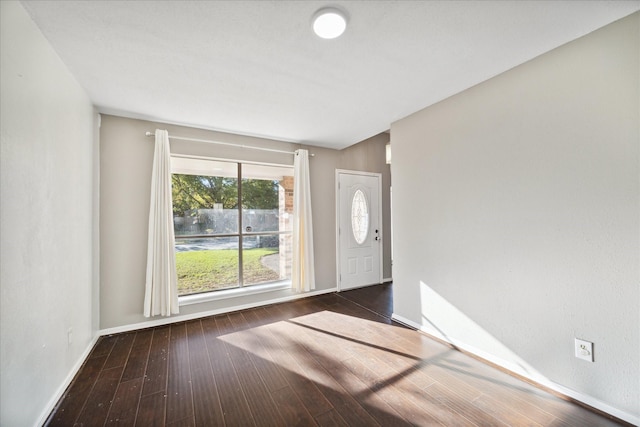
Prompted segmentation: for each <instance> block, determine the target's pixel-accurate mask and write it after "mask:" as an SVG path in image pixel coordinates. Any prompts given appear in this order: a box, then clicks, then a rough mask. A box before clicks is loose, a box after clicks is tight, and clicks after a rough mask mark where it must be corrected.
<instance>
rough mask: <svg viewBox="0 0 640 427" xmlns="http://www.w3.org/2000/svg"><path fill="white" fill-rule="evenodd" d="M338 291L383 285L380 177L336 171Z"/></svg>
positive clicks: (364, 173) (377, 175)
mask: <svg viewBox="0 0 640 427" xmlns="http://www.w3.org/2000/svg"><path fill="white" fill-rule="evenodd" d="M336 181H337V186H338V189H337V194H338V197H337V199H338V200H337V216H338V230H337V241H338V256H337V260H338V269H337V270H338V290H340V291H344V290H346V289H352V288H357V287H361V286H366V285H372V284H377V283H382V262H381V258H382V228H381V225H382V221H381V216H382V214H381V207H380V199H381V193H382V184H381V175H380V174H378V173H367V172H354V171H344V170H338V171H336Z"/></svg>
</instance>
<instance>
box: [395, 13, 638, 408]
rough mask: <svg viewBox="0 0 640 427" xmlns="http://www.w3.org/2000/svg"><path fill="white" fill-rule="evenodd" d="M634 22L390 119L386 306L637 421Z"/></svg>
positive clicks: (619, 24) (612, 27)
mask: <svg viewBox="0 0 640 427" xmlns="http://www.w3.org/2000/svg"><path fill="white" fill-rule="evenodd" d="M639 21H640V14H637V13H636V14H634V15H632V16H630V17H627V18H625V19H623V20H621V21H619V22H617V23H614V24H612V25H609V26H607V27H604V28H603V29H600V30H598V31H596V32H594V33H592V34H589V35H587V36H585V37H583V38H581V39H578V40H576V41H574V42H572V43H569V44H567V45H565V46H562V47H560V48H558V49H556V50H554V51H551V52H549V53H547V54H544V55H542V56H540V57H538V58H536V59H534V60H532V61H530V62H528V63H526V64H524V65H522V66H519V67H517V68H515V69H513V70H510V71H508V72H506V73H504V74H502V75H499V76H497V77H495V78H493V79H491V80H489V81H487V82H485V83H482V84H480V85H478V86H476V87H474V88H471V89H469V90H467V91H465V92H463V93H461V94H458V95H456V96H453V97H451V98H449V99H447V100H445V101H443V102H441V103H439V104H436V105H434V106H432V107H429V108H427V109H425V110H422V111H420V112H418V113H416V114H414V115H412V116H409V117H407V118H405V119H403V120H400V121H398V122H397V123H394V124H393V125H392V129H391V136H392V140H393V147H394V152H393V164H392V175H393V187H394V200H393V212H394V233H395V236H394V237H395V239H394V252H395V253H394V255H395V256H394V279H395V283H394V303H395V307H394V311H395V313H396V315H399V316H401V317H404V318H406V319H408V320H410V321H411V322H414V323H416V324H418V325H421V326H422V327H423V328H424V329H425V330H428V331H430V332H432V333H435V334H436V335H441V336H445V337H447V338H450V339H452V340H457V341H458V342H460V343H463V344H465V345H466V346H468V347H470V348H475V349H477V350H478V352H479V353H482V354H485V355H488V356H491V357H494V358H497V359H502V360H503V361H504V362H505V365H507V366H510V367H515V368H516V369H518V370H520V371H521V372H523V373H525V374H528V375H530V376H533V377H536V376H537V377H538V378H546V379H549V380H551V381H553V382H555V383H557V384H561V385H563V386H565V387H567V388H569V389H572V390H575V391H577V392H579V393H581V394H583V395H586V396H590V397H593V398H595V399H597V400H598V401H600V402H604V403H606V404H608V405H610V406H611V407H613V408H617V409H619V410H622V411H626V413H628V414H635V416H636V417H637V416H639V415H640V406H639V405H640V394H639V393H640V391H639V387H638V384H639V383H640V372H639V370H640V359H639V356H638V349H639V348H640V338H639V335H640V331H639V325H640V319H639V315H638V313H639V311H640V293H639V270H638V269H639V266H638V259H639V251H638V235H639V210H638V206H639V188H638V176H639V172H640V169H639V167H638V154H639V153H638V151H639V147H638V145H639V143H638V141H639V138H640V131H639V124H638V123H639V122H638V119H639V116H640V111H639V100H640V92H639V90H638V85H639V80H640V79H639V77H640V72H639V71H640V70H639V66H638V56H639V52H640V43H639V33H638V28H639ZM574 337H578V338H583V339H586V340H589V341H593V342H594V343H595V352H594V353H595V359H596V361H595V363H588V362H584V361H582V360H578V359H576V358H575V357H574V355H573V340H574Z"/></svg>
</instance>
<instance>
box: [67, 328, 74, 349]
mask: <svg viewBox="0 0 640 427" xmlns="http://www.w3.org/2000/svg"><path fill="white" fill-rule="evenodd" d="M72 342H73V329H72V328H69V329H67V345H71V343H72Z"/></svg>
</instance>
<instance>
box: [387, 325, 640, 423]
mask: <svg viewBox="0 0 640 427" xmlns="http://www.w3.org/2000/svg"><path fill="white" fill-rule="evenodd" d="M391 318H392V319H393V320H395V321H396V322H398V323H402V324H404V325H407V326H410V327H411V328H413V329H416V330H418V331H420V332H422V333H424V334H425V335H428V336H430V337H433V338H435V339H437V340H440V341H445V342H447V343H449V344H451V345H453V346H455V347H457V348H459V349H461V350H463V351H465V352H467V353H471V354H473V355H475V356H477V357H479V358H480V359H483V360H486V361H487V362H490V363H492V364H494V365H497V366H500V368H502V369H505V370H507V371H509V372H512V373H513V374H515V375H517V376H520V377H524V378H527V379H528V380H530V381H532V382H534V383H536V384H539V385H541V386H543V387H546V388H548V389H550V390H553V391H555V392H557V393H560V394H562V395H564V396H566V397H569V398H571V399H573V400H576V401H578V402H581V403H584V404H585V405H588V406H591V407H592V408H595V409H597V410H599V411H602V412H604V413H607V414H609V415H612V416H614V417H616V418H619V419H621V420H624V421H626V422H628V423H631V424H633V425H640V417H638V416H636V415H633V414H630V413H628V412H625V411H622V410H620V409H618V408H614V407H613V406H611V405H609V404H608V403H605V402H603V401H601V400H599V399H596V398H595V397H592V396H589V395H586V394H583V393H581V392H579V391H575V390H572V389H570V388H567V387H565V386H563V385H561V384H558V383H555V382H553V381H551V380H549V379H547V378H544V377H533V376H531V375H528V374H527V373H525V372H521V371H519V370H517V369H513V368H512V367H511V366H512V364H511V363H508V362H506V361H505V360H502V359H499V358H497V357H495V356H493V355H491V354H489V353H486V352H483V351H481V350H478V349H476V348H474V347H472V346H469V345H467V344H465V343H464V342H461V341H458V340H456V339H455V338H451V337H443V336H438V335H435V334H433V333H431V331H429V330H427V329H426V328H424V327H423V326H422V325H420V324H418V323H416V322H413V321H412V320H409V319H406V318H404V317H402V316H399V315H397V314H395V313H393V314H392V315H391Z"/></svg>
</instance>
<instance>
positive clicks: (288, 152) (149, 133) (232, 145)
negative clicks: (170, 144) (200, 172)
mask: <svg viewBox="0 0 640 427" xmlns="http://www.w3.org/2000/svg"><path fill="white" fill-rule="evenodd" d="M145 136H156V134H155V133H153V132H149V131H147V132H146V133H145ZM169 139H180V140H182V141H193V142H206V143H208V144H218V145H228V146H230V147H235V148H248V149H251V150H260V151H269V152H272V153H282V154H296V152H295V151H286V150H276V149H273V148H263V147H253V146H251V145H242V144H232V143H230V142H221V141H213V140H210V139H198V138H187V137H184V136H171V135H169ZM309 156H311V157H313V156H315V154H309Z"/></svg>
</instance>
